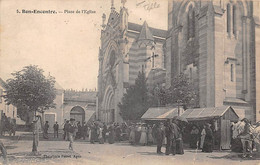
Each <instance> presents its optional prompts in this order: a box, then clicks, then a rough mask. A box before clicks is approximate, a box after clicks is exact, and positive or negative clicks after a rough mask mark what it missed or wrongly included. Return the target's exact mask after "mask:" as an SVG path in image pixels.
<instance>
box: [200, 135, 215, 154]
mask: <svg viewBox="0 0 260 165" xmlns="http://www.w3.org/2000/svg"><path fill="white" fill-rule="evenodd" d="M212 151H213V139H210V138H207V137H205V141H204V144H203V148H202V152H212Z"/></svg>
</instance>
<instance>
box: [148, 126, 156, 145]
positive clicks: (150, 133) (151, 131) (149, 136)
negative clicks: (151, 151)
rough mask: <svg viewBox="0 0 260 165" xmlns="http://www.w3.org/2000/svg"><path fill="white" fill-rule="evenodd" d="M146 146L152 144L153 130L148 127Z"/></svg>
mask: <svg viewBox="0 0 260 165" xmlns="http://www.w3.org/2000/svg"><path fill="white" fill-rule="evenodd" d="M147 137H148V144H153V141H154V140H153V129H152V127H151V126H149V127H148V136H147Z"/></svg>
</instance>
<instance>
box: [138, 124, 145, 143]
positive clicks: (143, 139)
mask: <svg viewBox="0 0 260 165" xmlns="http://www.w3.org/2000/svg"><path fill="white" fill-rule="evenodd" d="M139 143H140V144H141V145H146V144H147V129H146V127H145V126H144V125H143V126H142V127H141V137H140V142H139Z"/></svg>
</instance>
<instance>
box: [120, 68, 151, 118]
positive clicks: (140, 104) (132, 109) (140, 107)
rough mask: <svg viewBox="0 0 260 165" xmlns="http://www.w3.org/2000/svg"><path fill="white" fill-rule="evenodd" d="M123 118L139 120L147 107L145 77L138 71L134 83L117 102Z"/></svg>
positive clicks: (147, 98)
mask: <svg viewBox="0 0 260 165" xmlns="http://www.w3.org/2000/svg"><path fill="white" fill-rule="evenodd" d="M118 107H119V109H120V111H121V116H122V117H123V119H124V120H139V119H140V118H141V117H142V115H143V114H144V113H145V112H146V111H147V109H148V108H149V97H148V90H147V85H146V78H145V74H144V73H143V72H139V74H138V77H137V78H136V80H135V84H134V85H133V86H130V87H129V88H128V89H127V90H126V93H125V94H124V96H123V98H122V101H121V102H120V103H119V104H118Z"/></svg>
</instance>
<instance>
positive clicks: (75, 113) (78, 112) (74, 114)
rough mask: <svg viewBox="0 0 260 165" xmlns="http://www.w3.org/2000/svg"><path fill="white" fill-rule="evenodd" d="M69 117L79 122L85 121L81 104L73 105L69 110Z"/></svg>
mask: <svg viewBox="0 0 260 165" xmlns="http://www.w3.org/2000/svg"><path fill="white" fill-rule="evenodd" d="M70 118H73V119H75V121H79V122H80V123H81V124H82V123H83V122H84V121H85V111H84V109H83V108H82V107H81V106H75V107H73V108H72V109H71V110H70Z"/></svg>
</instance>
